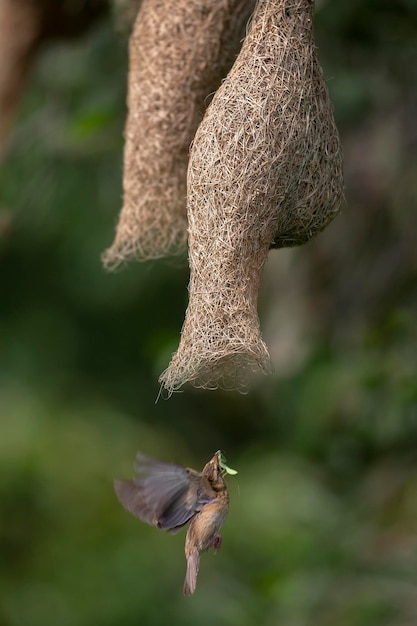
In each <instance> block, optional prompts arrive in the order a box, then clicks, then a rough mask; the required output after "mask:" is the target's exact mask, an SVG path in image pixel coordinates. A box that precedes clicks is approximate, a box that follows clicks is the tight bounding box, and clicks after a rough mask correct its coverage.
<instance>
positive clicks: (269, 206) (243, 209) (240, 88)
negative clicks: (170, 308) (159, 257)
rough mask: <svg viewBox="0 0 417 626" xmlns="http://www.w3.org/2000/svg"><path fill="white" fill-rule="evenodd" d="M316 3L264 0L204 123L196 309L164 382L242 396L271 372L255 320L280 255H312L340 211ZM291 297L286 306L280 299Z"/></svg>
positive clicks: (194, 241)
mask: <svg viewBox="0 0 417 626" xmlns="http://www.w3.org/2000/svg"><path fill="white" fill-rule="evenodd" d="M313 10H314V2H313V1H312V0H268V1H266V0H259V2H258V4H257V9H256V13H255V15H254V17H253V21H252V25H251V29H250V32H249V33H248V36H247V37H246V40H245V42H244V44H243V47H242V50H241V52H240V54H239V56H238V58H237V60H236V62H235V64H234V66H233V68H232V70H231V71H230V73H229V75H228V77H227V79H226V81H225V82H224V83H223V84H222V86H221V87H220V89H219V90H218V91H217V93H216V95H215V97H214V99H213V101H212V103H211V104H210V106H209V108H208V110H207V112H206V115H205V117H204V120H203V121H202V123H201V125H200V127H199V129H198V131H197V134H196V137H195V140H194V142H193V147H192V151H191V155H190V164H189V170H188V220H189V259H190V269H191V279H190V288H189V290H190V299H189V305H188V309H187V313H186V317H185V322H184V325H183V329H182V334H181V341H180V345H179V348H178V351H177V352H176V353H175V354H174V356H173V358H172V361H171V363H170V365H169V367H168V369H167V370H166V371H165V372H164V373H163V374H162V376H161V377H160V381H161V383H162V385H163V386H165V388H166V389H167V390H168V391H169V392H172V391H173V390H176V389H178V388H179V387H181V386H182V385H183V384H184V383H186V382H191V383H192V384H193V385H195V386H201V387H205V388H216V387H226V388H242V387H244V386H245V385H246V383H247V381H248V377H249V374H250V373H251V372H252V371H253V370H257V371H259V370H260V371H262V372H268V371H270V369H271V364H270V357H269V353H268V349H267V347H266V345H265V343H264V342H263V340H262V337H261V332H260V326H259V318H258V314H257V300H258V289H259V283H260V278H261V272H262V268H263V266H264V264H265V261H266V259H267V256H268V251H269V249H270V248H271V247H282V246H289V245H298V244H303V243H305V242H306V241H308V240H309V239H310V238H311V237H312V236H313V235H315V234H317V233H319V232H320V231H321V230H323V228H325V226H326V225H327V224H328V223H329V222H330V221H331V220H332V219H333V218H334V217H335V215H337V213H338V212H339V209H340V207H341V204H342V202H343V173H342V153H341V147H340V142H339V137H338V133H337V129H336V126H335V122H334V118H333V111H332V106H331V103H330V101H329V97H328V94H327V90H326V86H325V83H324V79H323V75H322V71H321V68H320V65H319V62H318V59H317V56H316V48H315V43H314V36H313ZM283 297H285V294H283Z"/></svg>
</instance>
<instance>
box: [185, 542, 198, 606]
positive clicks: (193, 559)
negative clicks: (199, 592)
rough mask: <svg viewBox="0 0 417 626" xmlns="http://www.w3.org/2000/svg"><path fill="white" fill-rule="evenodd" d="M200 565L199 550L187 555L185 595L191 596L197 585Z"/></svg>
mask: <svg viewBox="0 0 417 626" xmlns="http://www.w3.org/2000/svg"><path fill="white" fill-rule="evenodd" d="M199 567H200V555H199V553H198V552H197V551H195V552H192V553H191V554H189V555H188V556H187V572H186V574H185V580H184V588H183V591H184V595H185V596H190V595H191V594H193V593H194V591H195V588H196V586H197V576H198V570H199Z"/></svg>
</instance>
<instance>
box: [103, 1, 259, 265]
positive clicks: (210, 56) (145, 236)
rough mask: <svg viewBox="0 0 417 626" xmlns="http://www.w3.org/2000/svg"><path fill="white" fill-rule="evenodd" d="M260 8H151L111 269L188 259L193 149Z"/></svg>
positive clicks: (135, 61) (133, 62)
mask: <svg viewBox="0 0 417 626" xmlns="http://www.w3.org/2000/svg"><path fill="white" fill-rule="evenodd" d="M254 4H255V0H205V2H201V0H175V2H170V3H167V2H166V0H144V1H143V3H142V5H141V8H140V10H139V13H138V15H137V18H136V21H135V24H134V28H133V32H132V34H131V37H130V45H129V88H128V108H129V114H128V118H127V122H126V129H125V153H124V174H123V191H124V202H123V208H122V210H121V213H120V217H119V222H118V225H117V229H116V237H115V240H114V242H113V244H112V246H111V247H110V248H109V249H108V250H107V251H106V252H105V253H104V255H103V262H104V264H105V266H106V267H107V268H109V269H112V268H115V267H117V266H118V265H119V264H121V263H123V262H124V261H128V260H131V259H137V260H147V259H155V258H160V257H164V256H173V255H177V254H180V253H182V252H185V250H186V242H187V211H186V178H187V166H188V157H189V148H190V144H191V141H192V140H193V138H194V135H195V132H196V130H197V127H198V125H199V123H200V122H201V119H202V117H203V114H204V111H205V108H206V103H205V101H206V98H207V96H209V95H210V94H211V93H212V92H214V91H215V90H216V89H217V88H218V86H219V85H220V82H221V80H222V79H223V78H224V77H225V76H226V74H227V72H228V71H229V69H230V67H231V66H232V64H233V62H234V60H235V58H236V54H237V53H238V51H239V49H240V45H241V40H242V38H243V36H244V33H245V26H246V22H247V20H248V18H249V16H250V14H251V11H252V10H253V6H254Z"/></svg>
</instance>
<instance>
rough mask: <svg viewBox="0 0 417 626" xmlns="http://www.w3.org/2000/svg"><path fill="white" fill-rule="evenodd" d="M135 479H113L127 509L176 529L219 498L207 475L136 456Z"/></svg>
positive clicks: (120, 498) (159, 525) (166, 527)
mask: <svg viewBox="0 0 417 626" xmlns="http://www.w3.org/2000/svg"><path fill="white" fill-rule="evenodd" d="M135 471H136V474H137V475H136V478H135V479H134V480H133V481H119V480H116V481H114V488H115V491H116V494H117V497H118V499H119V501H120V502H121V504H122V505H123V506H124V508H125V509H126V510H128V511H129V512H130V513H132V514H133V515H136V517H139V518H140V519H141V520H143V521H144V522H147V523H148V524H152V525H154V526H157V527H158V528H162V529H164V530H167V531H169V532H177V530H179V529H180V528H181V527H182V526H184V525H185V524H186V523H187V522H188V521H189V520H190V519H191V518H192V517H193V516H194V515H195V514H196V513H197V512H198V511H200V510H201V508H202V507H203V506H204V504H206V503H207V502H210V501H211V500H213V499H214V498H215V497H216V494H215V492H214V491H213V489H212V488H211V486H210V483H209V481H208V480H207V478H206V477H205V476H203V475H202V474H200V473H199V472H196V471H195V470H192V469H189V468H185V467H181V466H180V465H173V464H170V463H163V462H162V461H157V460H156V459H153V458H151V457H148V456H146V455H144V454H142V453H140V452H139V453H138V454H137V455H136V463H135Z"/></svg>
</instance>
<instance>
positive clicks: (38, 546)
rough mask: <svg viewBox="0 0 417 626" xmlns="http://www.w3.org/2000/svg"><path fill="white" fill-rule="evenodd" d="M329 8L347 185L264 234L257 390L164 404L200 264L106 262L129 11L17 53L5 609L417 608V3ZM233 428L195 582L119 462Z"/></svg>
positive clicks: (1, 214)
mask: <svg viewBox="0 0 417 626" xmlns="http://www.w3.org/2000/svg"><path fill="white" fill-rule="evenodd" d="M46 4H47V2H46ZM50 4H51V3H50ZM58 4H59V3H58ZM61 4H62V5H64V4H65V3H61ZM66 4H67V5H68V4H69V3H66ZM316 4H317V6H316V35H317V45H318V48H319V56H320V59H321V62H322V65H323V68H324V73H325V77H326V79H327V84H328V88H329V91H330V94H331V98H332V101H333V104H334V108H335V116H336V120H337V123H338V127H339V130H340V133H341V137H342V143H343V146H344V152H345V172H346V197H347V204H346V207H345V209H344V212H343V214H342V215H341V216H340V217H338V218H337V219H336V220H335V221H334V223H333V224H332V225H331V226H330V227H328V228H327V230H326V231H325V232H324V233H322V234H321V235H319V236H318V237H317V238H316V239H314V240H313V241H311V242H310V243H308V244H307V245H305V246H304V247H301V248H298V249H291V250H280V251H273V252H271V253H270V259H269V262H268V266H267V268H266V271H265V273H264V276H263V284H262V292H261V298H260V306H259V311H260V318H261V326H262V328H263V332H264V338H265V340H266V342H267V344H268V345H269V347H270V349H271V355H272V360H273V362H274V365H275V373H274V375H272V376H270V377H265V378H260V379H258V380H257V381H256V382H255V384H254V385H253V387H252V388H251V389H250V391H249V393H247V394H246V395H241V394H238V393H235V392H229V393H226V392H220V391H216V392H215V391H210V392H209V391H201V390H194V389H192V388H186V389H184V391H183V392H182V393H177V394H174V395H173V396H172V397H171V398H170V399H166V398H160V399H159V401H158V402H157V403H156V402H155V401H156V399H157V396H158V392H159V386H158V382H157V380H158V376H159V374H160V373H161V372H162V370H163V369H164V368H165V367H166V366H167V364H168V361H169V358H170V355H171V353H172V352H173V351H174V350H175V348H176V346H177V342H178V338H179V332H180V329H181V325H182V320H183V315H184V310H185V307H186V304H187V281H188V270H187V266H186V264H181V263H179V262H175V263H172V262H168V261H158V262H151V263H146V264H135V263H131V264H130V265H129V266H127V267H126V268H124V269H123V270H122V271H120V272H118V273H116V274H109V273H106V272H105V271H104V270H103V268H102V266H101V262H100V254H101V253H102V251H103V250H104V249H105V248H106V247H108V245H109V244H110V243H111V241H112V237H113V231H114V226H115V224H116V220H117V216H118V212H119V209H120V206H121V194H122V189H121V180H122V156H123V126H124V119H125V114H126V110H125V97H126V72H127V36H128V24H129V19H130V18H129V16H127V14H128V12H124V11H123V10H122V9H123V7H122V5H121V7H122V8H121V7H119V9H117V10H116V9H115V8H114V7H110V6H108V5H107V4H106V2H104V1H103V2H100V1H99V0H96V2H94V1H93V0H91V1H87V2H84V5H85V7H87V8H88V9H89V13H88V15H87V13H85V14H84V15H83V16H82V19H81V20H79V24H78V26H77V28H75V26H74V28H70V27H69V26H70V20H63V21H62V23H63V24H65V25H66V28H65V29H64V28H61V30H59V28H58V26H57V24H58V21H57V22H56V24H55V26H53V25H52V26H51V24H50V25H49V30H48V29H46V28H45V34H44V35H43V36H42V38H41V42H40V44H42V45H40V44H39V45H38V44H36V55H32V57H31V61H30V63H29V62H27V63H23V64H22V69H21V72H22V86H21V87H18V88H17V90H16V93H18V92H19V93H21V98H20V100H19V102H18V108H17V112H15V117H14V123H13V126H12V128H11V131H10V133H9V135H8V139H7V144H6V140H5V139H4V140H3V145H2V148H3V158H2V163H1V172H0V263H1V266H0V271H1V290H0V506H1V512H0V625H1V626H3V625H4V626H56V625H57V624H59V626H87V625H88V626H95V625H97V626H98V625H100V626H101V625H103V624H108V625H119V624H120V625H123V626H129V625H130V624H131V625H132V626H133V625H137V624H143V625H147V626H159V625H165V624H181V625H182V626H188V625H191V624H201V625H205V624H207V625H208V624H214V623H218V624H228V625H229V624H230V625H236V626H253V624H255V623H256V624H258V625H259V626H261V625H262V626H276V624H282V625H285V626H336V625H337V626H385V625H387V626H415V624H417V445H416V444H417V324H416V311H417V245H416V241H417V220H416V219H415V213H416V204H417V176H416V172H417V154H416V144H417V113H416V111H417V109H416V104H417V98H416V91H417V90H416V80H415V78H416V75H415V68H416V66H417V48H416V41H417V1H416V0H361V1H359V0H321V1H319V0H317V3H316ZM75 5H77V6H78V10H81V9H80V6H81V5H83V3H80V2H78V3H77V2H74V6H75ZM90 5H91V6H90ZM51 6H52V5H51ZM128 8H129V6H128ZM90 9H91V10H90ZM125 13H126V14H125ZM52 21H53V20H52ZM48 23H49V22H48ZM62 23H61V27H62ZM67 27H68V28H67ZM25 75H26V76H27V80H26V82H25V83H24V82H23V77H24V76H25ZM19 90H20V91H19ZM16 100H17V96H16ZM10 124H11V123H10ZM0 127H1V124H0ZM219 448H221V449H222V450H224V451H225V454H226V457H227V459H228V462H229V464H230V465H231V467H234V468H236V469H237V470H238V471H239V474H238V476H237V477H236V478H233V477H230V478H229V485H230V490H231V500H232V501H231V509H230V514H229V518H228V520H227V523H226V525H225V527H224V532H223V538H224V541H223V547H222V550H221V552H220V553H219V554H218V555H217V556H214V555H213V554H212V552H211V551H210V553H207V554H206V555H204V556H203V558H202V565H201V570H200V579H199V585H198V588H197V592H196V595H195V596H194V597H192V598H184V597H183V596H182V591H181V590H182V582H183V576H184V572H185V558H184V553H183V549H184V538H185V533H180V534H178V535H175V536H168V535H166V534H164V533H162V532H159V531H157V530H156V529H154V528H152V527H148V526H147V525H145V524H143V523H141V522H140V521H138V520H136V519H135V518H134V517H133V516H130V515H129V514H128V513H126V512H125V511H124V510H123V509H122V507H121V506H120V505H119V503H118V502H117V500H116V497H115V495H114V493H113V488H112V479H113V478H114V477H119V478H123V477H125V478H129V477H131V476H132V471H133V470H132V464H133V459H134V455H135V452H136V451H137V450H141V451H143V452H146V453H148V454H152V455H154V456H157V457H159V458H161V459H164V460H167V461H174V462H178V463H180V464H184V465H190V466H192V467H195V468H197V469H199V468H202V467H203V465H204V464H205V463H206V461H207V460H208V459H209V458H210V457H211V456H212V454H213V452H214V451H216V450H217V449H219Z"/></svg>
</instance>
